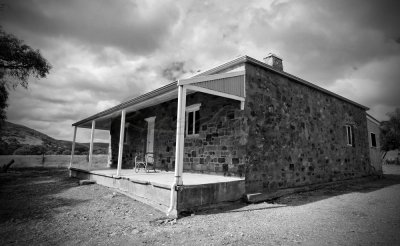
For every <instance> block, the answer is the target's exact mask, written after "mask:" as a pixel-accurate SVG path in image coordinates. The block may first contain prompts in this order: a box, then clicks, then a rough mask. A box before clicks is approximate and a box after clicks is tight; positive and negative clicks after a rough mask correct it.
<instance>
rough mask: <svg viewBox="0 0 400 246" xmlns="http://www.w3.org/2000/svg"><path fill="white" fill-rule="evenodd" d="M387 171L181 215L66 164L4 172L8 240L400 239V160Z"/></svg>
mask: <svg viewBox="0 0 400 246" xmlns="http://www.w3.org/2000/svg"><path fill="white" fill-rule="evenodd" d="M385 172H386V173H387V174H385V177H384V178H383V179H380V180H374V181H369V182H364V183H359V182H353V183H352V184H347V185H344V186H338V187H330V188H324V189H321V190H318V191H312V192H305V193H300V194H296V195H291V196H287V197H284V198H281V199H278V200H276V201H274V202H273V203H260V204H252V205H246V204H236V205H234V206H231V207H228V208H224V209H217V210H210V211H206V212H202V213H198V214H193V215H192V216H187V217H184V218H181V219H179V220H177V221H166V220H165V217H164V216H165V215H164V214H163V213H162V212H159V211H157V210H155V209H153V208H151V207H149V206H147V205H144V204H142V203H140V202H138V201H135V200H133V199H131V198H129V197H126V196H124V195H121V194H119V193H116V192H115V191H114V190H112V189H109V188H106V187H102V186H99V185H87V186H79V185H78V181H77V180H76V179H71V178H69V177H68V171H67V170H66V169H56V168H47V169H45V168H26V169H12V170H10V171H9V173H7V174H1V176H0V244H1V245H400V166H385Z"/></svg>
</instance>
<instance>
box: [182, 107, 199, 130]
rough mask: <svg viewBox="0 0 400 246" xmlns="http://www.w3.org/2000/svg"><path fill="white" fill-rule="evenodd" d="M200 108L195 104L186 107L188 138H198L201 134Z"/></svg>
mask: <svg viewBox="0 0 400 246" xmlns="http://www.w3.org/2000/svg"><path fill="white" fill-rule="evenodd" d="M200 106H201V104H193V105H190V106H188V107H186V124H185V125H186V136H198V135H199V132H200Z"/></svg>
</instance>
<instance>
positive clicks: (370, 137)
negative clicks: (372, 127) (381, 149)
mask: <svg viewBox="0 0 400 246" xmlns="http://www.w3.org/2000/svg"><path fill="white" fill-rule="evenodd" d="M372 134H373V135H374V136H375V146H374V145H372V143H373V141H372ZM369 139H370V140H371V147H372V148H378V142H377V141H376V134H375V133H374V132H370V133H369Z"/></svg>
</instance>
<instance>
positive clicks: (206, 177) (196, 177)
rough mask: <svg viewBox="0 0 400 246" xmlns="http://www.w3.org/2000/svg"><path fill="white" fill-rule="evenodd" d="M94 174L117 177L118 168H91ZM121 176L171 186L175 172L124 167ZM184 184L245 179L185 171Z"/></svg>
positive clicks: (183, 175)
mask: <svg viewBox="0 0 400 246" xmlns="http://www.w3.org/2000/svg"><path fill="white" fill-rule="evenodd" d="M90 172H92V173H94V174H101V175H105V176H108V177H116V175H117V170H116V169H98V170H91V171H90ZM121 177H123V178H128V179H130V180H140V181H144V182H149V183H157V184H162V185H166V186H169V185H171V184H172V183H173V181H174V172H171V171H170V172H166V171H159V170H157V171H156V172H153V171H150V172H144V171H143V170H140V171H139V172H135V170H133V169H122V170H121ZM182 179H183V185H201V184H212V183H224V182H231V181H239V180H244V178H239V177H226V176H220V175H210V174H200V173H185V172H184V173H183V174H182Z"/></svg>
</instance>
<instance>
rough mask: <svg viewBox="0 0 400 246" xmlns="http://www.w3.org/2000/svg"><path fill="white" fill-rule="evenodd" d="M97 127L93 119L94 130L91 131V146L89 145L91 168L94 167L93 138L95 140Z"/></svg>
mask: <svg viewBox="0 0 400 246" xmlns="http://www.w3.org/2000/svg"><path fill="white" fill-rule="evenodd" d="M95 128H96V121H95V120H93V121H92V131H91V133H90V147H89V170H91V169H92V164H93V140H94V130H95Z"/></svg>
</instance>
